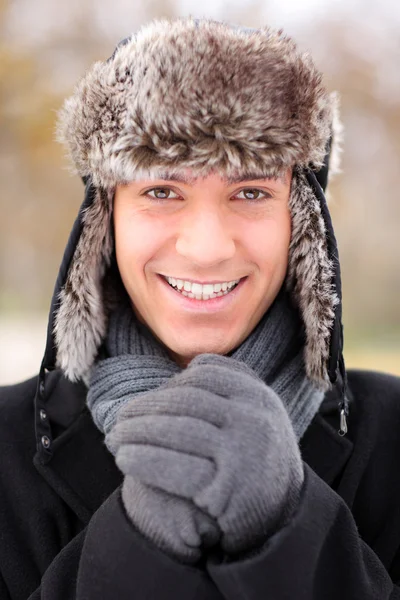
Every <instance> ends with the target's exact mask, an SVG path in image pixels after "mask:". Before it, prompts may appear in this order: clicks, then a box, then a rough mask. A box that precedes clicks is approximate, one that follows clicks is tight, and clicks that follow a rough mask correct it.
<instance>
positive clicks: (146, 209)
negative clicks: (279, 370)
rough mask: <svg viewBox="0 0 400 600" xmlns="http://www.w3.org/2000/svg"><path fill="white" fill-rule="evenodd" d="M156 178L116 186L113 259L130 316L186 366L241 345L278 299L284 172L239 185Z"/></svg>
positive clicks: (285, 241)
mask: <svg viewBox="0 0 400 600" xmlns="http://www.w3.org/2000/svg"><path fill="white" fill-rule="evenodd" d="M162 177H163V178H162V179H152V180H139V181H134V182H132V183H129V184H128V185H118V186H117V189H116V193H115V199H114V228H115V240H116V241H115V244H116V256H117V263H118V268H119V271H120V274H121V278H122V281H123V283H124V286H125V288H126V290H127V292H128V294H129V296H130V298H131V301H132V304H133V307H134V310H135V313H136V315H137V316H138V318H139V319H140V320H141V321H142V322H144V323H145V324H146V325H147V326H148V327H149V328H150V329H151V331H152V332H153V334H154V335H155V336H156V337H157V338H158V339H159V340H160V341H161V342H162V343H163V344H164V345H165V346H166V347H167V348H168V349H169V352H170V354H171V355H172V356H173V357H174V359H175V360H176V361H177V362H178V363H179V364H181V365H185V364H187V363H188V362H189V361H190V360H191V359H192V358H193V357H194V356H196V355H198V354H202V353H205V352H210V353H214V354H227V353H228V352H230V351H231V350H233V349H234V348H236V347H237V346H239V345H240V344H241V343H242V342H243V341H244V340H245V339H246V338H247V337H248V335H249V334H250V333H251V331H252V330H253V329H254V327H255V326H256V325H257V323H258V322H259V321H260V319H261V317H262V316H263V315H264V313H265V312H266V311H267V310H268V308H269V307H270V306H271V304H272V302H273V301H274V299H275V297H276V296H277V294H278V292H279V290H280V288H281V286H282V283H283V280H284V278H285V275H286V270H287V263H288V254H289V243H290V236H291V218H290V212H289V205H288V204H289V195H290V183H291V171H290V170H289V171H288V172H287V174H286V176H285V177H283V178H281V179H246V180H240V181H227V180H225V179H223V178H221V177H220V176H219V175H216V174H212V175H208V176H207V177H204V178H201V179H200V178H198V179H190V178H189V176H188V173H180V174H177V173H169V174H168V173H163V174H162Z"/></svg>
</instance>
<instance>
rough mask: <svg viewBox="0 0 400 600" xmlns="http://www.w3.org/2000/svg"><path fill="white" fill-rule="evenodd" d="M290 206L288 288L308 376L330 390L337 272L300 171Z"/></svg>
mask: <svg viewBox="0 0 400 600" xmlns="http://www.w3.org/2000/svg"><path fill="white" fill-rule="evenodd" d="M289 206H290V211H291V216H292V237H291V243H290V250H289V266H288V279H287V281H288V287H289V290H290V291H291V293H292V296H293V297H294V299H295V301H296V303H297V305H298V307H299V309H300V313H301V316H302V319H303V322H304V326H305V336H306V344H305V349H304V353H305V354H304V360H305V365H306V371H307V375H308V377H309V378H310V379H312V380H313V381H315V382H316V383H317V384H318V385H319V387H321V388H322V389H327V388H328V387H329V385H330V379H329V375H328V362H329V356H330V340H331V332H332V328H333V325H334V319H335V306H336V305H337V304H338V302H339V299H338V297H337V294H336V291H335V285H334V283H333V274H334V269H333V265H332V261H331V259H330V258H329V254H328V244H327V238H326V227H325V223H324V219H323V215H322V211H321V206H320V203H319V201H318V199H317V197H316V196H315V194H314V192H313V190H312V188H311V187H310V185H309V183H308V181H307V179H306V177H305V174H304V173H303V172H302V171H301V170H299V169H295V170H294V172H293V178H292V188H291V193H290V200H289Z"/></svg>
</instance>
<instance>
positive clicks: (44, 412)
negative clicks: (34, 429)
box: [39, 408, 47, 421]
mask: <svg viewBox="0 0 400 600" xmlns="http://www.w3.org/2000/svg"><path fill="white" fill-rule="evenodd" d="M39 415H40V418H41V420H42V421H45V420H46V419H47V412H46V411H45V410H43V408H41V409H40V412H39Z"/></svg>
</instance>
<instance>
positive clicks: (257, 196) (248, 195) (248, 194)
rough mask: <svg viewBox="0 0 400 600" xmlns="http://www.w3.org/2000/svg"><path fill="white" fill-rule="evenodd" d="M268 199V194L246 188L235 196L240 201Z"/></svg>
mask: <svg viewBox="0 0 400 600" xmlns="http://www.w3.org/2000/svg"><path fill="white" fill-rule="evenodd" d="M241 194H243V195H241ZM270 197H271V196H270V194H268V193H267V192H264V191H263V190H259V189H257V188H247V189H245V190H242V191H241V192H239V193H238V194H236V196H235V198H239V199H240V200H261V199H264V198H270Z"/></svg>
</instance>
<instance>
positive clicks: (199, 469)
mask: <svg viewBox="0 0 400 600" xmlns="http://www.w3.org/2000/svg"><path fill="white" fill-rule="evenodd" d="M109 437H110V442H111V443H112V445H113V446H114V447H117V448H118V450H117V454H116V461H117V464H118V466H119V467H120V468H121V470H122V471H123V472H124V473H125V474H127V475H129V476H131V477H132V478H133V479H134V480H137V481H140V482H141V483H143V484H145V485H148V486H151V487H154V488H156V489H159V490H162V491H163V492H167V493H169V494H174V495H176V496H177V497H181V498H186V499H189V500H190V501H191V502H193V504H194V505H195V506H196V507H198V508H199V509H201V510H202V511H204V513H206V514H207V515H209V516H210V518H211V519H214V520H215V522H216V523H217V524H218V526H219V528H220V530H221V540H220V544H221V546H222V549H223V550H224V551H225V552H226V553H227V554H229V555H234V554H237V553H240V552H243V551H250V550H253V549H256V548H257V547H258V546H259V545H260V544H262V543H263V542H264V541H265V540H266V539H267V538H268V537H269V536H271V535H272V534H273V533H274V532H275V531H277V530H278V529H280V528H281V527H283V526H284V525H285V524H286V523H287V522H288V520H289V519H290V518H291V516H292V514H293V512H294V511H295V510H296V507H297V504H298V500H299V496H300V491H301V487H302V484H303V480H304V473H303V464H302V460H301V456H300V451H299V447H298V444H297V440H296V437H295V434H294V431H293V427H292V424H291V422H290V419H289V416H288V414H287V411H286V409H285V407H284V406H283V404H282V402H281V400H280V398H279V397H278V396H277V395H276V394H275V392H274V391H273V390H272V389H271V388H270V387H268V386H267V385H265V384H264V383H263V382H262V381H261V380H260V379H259V378H258V377H257V376H256V374H255V373H254V372H253V371H252V370H251V369H249V368H248V367H247V366H246V365H244V364H243V363H240V362H238V361H236V360H234V359H232V358H229V357H224V356H218V355H214V354H203V355H199V356H198V357H196V358H195V359H194V360H193V361H192V362H191V363H190V365H189V366H188V367H187V368H186V369H185V370H184V371H183V372H182V373H179V374H178V375H175V376H174V377H171V379H170V380H169V381H168V383H167V384H165V385H163V386H161V387H160V388H158V389H157V390H154V391H151V392H147V393H145V394H143V395H140V396H137V397H136V398H134V399H132V401H130V402H129V403H128V404H127V405H126V406H125V407H124V408H123V409H122V410H121V414H120V416H119V420H118V423H117V425H116V426H115V427H114V429H113V431H112V432H111V433H110V435H109Z"/></svg>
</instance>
